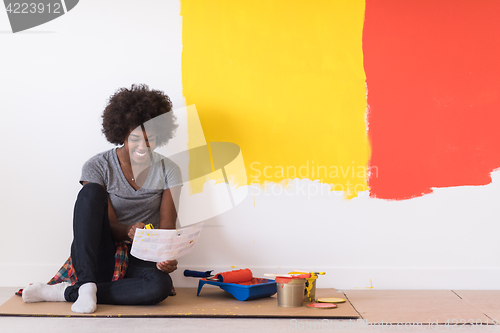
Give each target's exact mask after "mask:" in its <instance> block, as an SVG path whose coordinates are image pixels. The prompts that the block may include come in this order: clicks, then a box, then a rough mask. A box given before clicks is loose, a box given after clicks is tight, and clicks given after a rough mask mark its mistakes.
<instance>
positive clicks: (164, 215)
mask: <svg viewBox="0 0 500 333" xmlns="http://www.w3.org/2000/svg"><path fill="white" fill-rule="evenodd" d="M180 190H181V187H180V186H176V187H172V188H168V189H166V190H164V191H163V193H162V196H161V205H160V229H176V228H175V222H176V221H177V210H176V208H175V202H177V203H178V202H179V196H180V193H181V192H180Z"/></svg>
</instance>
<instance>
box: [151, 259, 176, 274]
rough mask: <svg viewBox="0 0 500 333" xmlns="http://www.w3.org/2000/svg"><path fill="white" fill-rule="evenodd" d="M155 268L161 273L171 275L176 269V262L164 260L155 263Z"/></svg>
mask: <svg viewBox="0 0 500 333" xmlns="http://www.w3.org/2000/svg"><path fill="white" fill-rule="evenodd" d="M156 268H158V269H159V270H160V271H162V272H163V273H172V272H173V271H175V270H176V269H177V260H175V259H174V260H166V261H162V262H158V263H156Z"/></svg>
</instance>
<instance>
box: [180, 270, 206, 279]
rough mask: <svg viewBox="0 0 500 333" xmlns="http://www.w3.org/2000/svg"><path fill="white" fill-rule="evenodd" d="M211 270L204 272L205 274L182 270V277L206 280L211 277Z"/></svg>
mask: <svg viewBox="0 0 500 333" xmlns="http://www.w3.org/2000/svg"><path fill="white" fill-rule="evenodd" d="M212 272H213V270H211V271H206V272H201V271H192V270H189V269H185V270H184V276H191V277H199V278H207V277H210V276H211V275H212Z"/></svg>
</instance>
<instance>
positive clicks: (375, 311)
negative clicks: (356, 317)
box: [344, 290, 491, 328]
mask: <svg viewBox="0 0 500 333" xmlns="http://www.w3.org/2000/svg"><path fill="white" fill-rule="evenodd" d="M344 293H345V295H346V296H347V298H348V299H349V301H350V302H351V303H352V304H353V306H354V307H355V308H356V310H357V311H358V312H359V314H360V315H361V317H362V318H363V319H364V320H366V321H368V322H371V323H374V322H377V323H380V322H381V321H383V322H384V323H393V324H397V323H403V324H404V323H422V327H429V324H430V323H431V324H436V323H438V324H446V322H447V321H448V320H449V324H450V327H451V326H452V325H453V324H457V325H456V327H454V328H459V326H460V320H461V319H465V320H466V321H468V320H469V319H473V320H474V321H476V320H481V321H482V322H484V323H486V320H487V319H488V317H487V316H486V315H484V313H483V312H482V311H479V310H478V309H477V308H475V307H473V306H472V305H471V304H469V303H468V302H466V301H464V300H463V299H461V298H460V297H458V296H457V295H456V294H455V293H454V292H453V291H451V290H344ZM453 319H455V320H457V321H455V322H454V321H453ZM489 322H490V323H491V319H490V320H489ZM462 324H463V321H462Z"/></svg>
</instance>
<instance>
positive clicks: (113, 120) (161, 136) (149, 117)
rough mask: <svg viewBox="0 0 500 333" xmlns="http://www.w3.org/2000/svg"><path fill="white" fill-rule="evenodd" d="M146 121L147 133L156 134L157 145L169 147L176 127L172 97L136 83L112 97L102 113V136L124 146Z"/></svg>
mask: <svg viewBox="0 0 500 333" xmlns="http://www.w3.org/2000/svg"><path fill="white" fill-rule="evenodd" d="M162 115H163V116H162ZM160 116H162V117H160ZM154 118H155V119H154ZM153 119H154V120H153ZM146 122H147V123H148V126H147V128H148V130H149V129H152V130H154V131H155V133H156V146H162V145H164V144H166V143H167V142H168V140H170V139H171V138H172V137H173V136H174V132H175V129H176V128H177V125H176V124H175V117H174V116H173V114H172V102H171V101H170V98H169V97H168V96H167V95H165V94H164V93H163V92H162V91H159V90H150V89H149V87H148V86H147V85H145V84H139V85H136V84H133V85H132V87H131V88H130V89H127V88H120V89H118V90H117V91H116V92H115V94H114V95H113V96H111V97H110V98H109V102H108V105H107V106H106V108H105V109H104V112H103V114H102V133H103V134H104V135H105V136H106V139H107V140H108V141H109V142H111V143H114V144H116V145H121V144H123V143H124V141H125V139H126V138H127V135H128V134H129V133H130V131H131V130H133V129H135V128H137V127H138V126H141V125H143V124H144V123H146Z"/></svg>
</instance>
